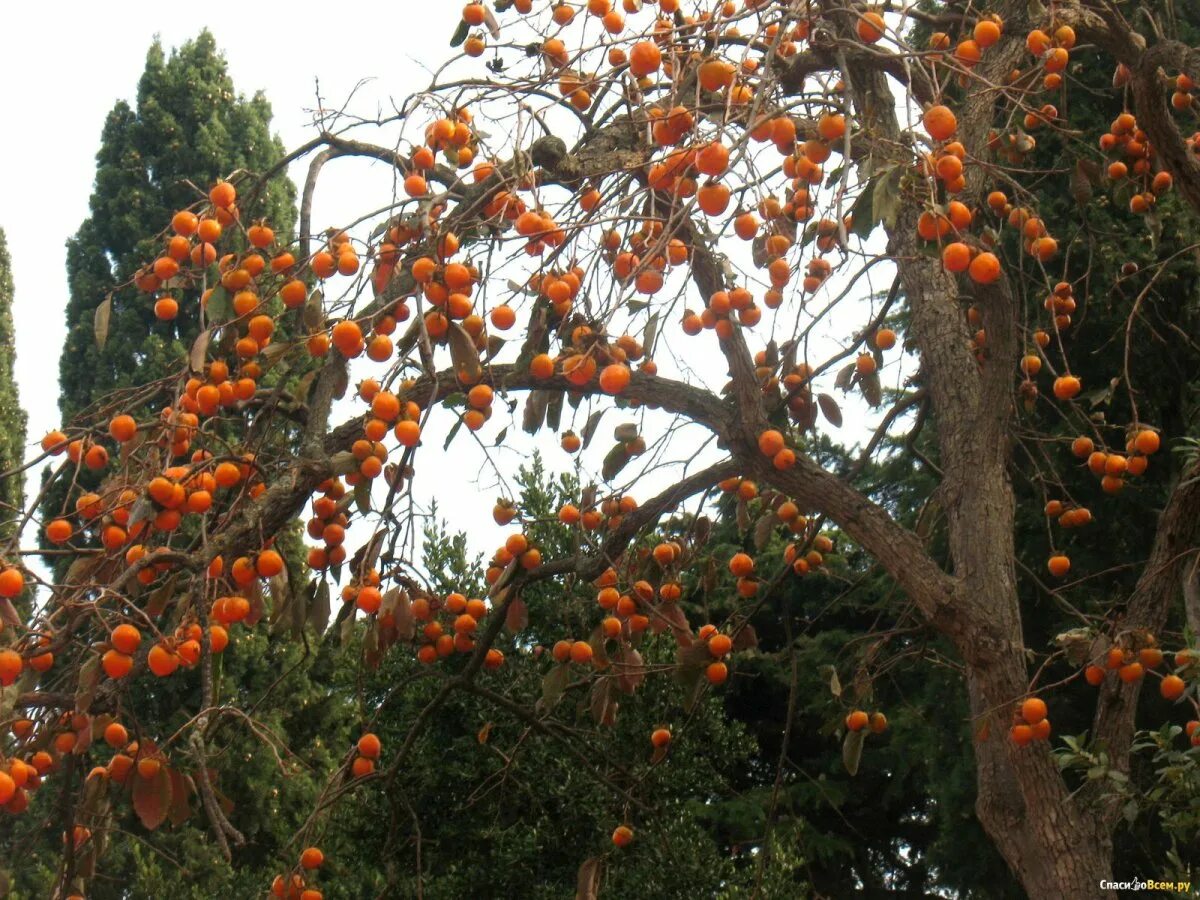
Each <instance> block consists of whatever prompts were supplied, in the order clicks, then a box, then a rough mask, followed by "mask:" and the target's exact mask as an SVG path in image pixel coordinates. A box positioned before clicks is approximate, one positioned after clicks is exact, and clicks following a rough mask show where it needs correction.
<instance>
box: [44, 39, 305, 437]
mask: <svg viewBox="0 0 1200 900" xmlns="http://www.w3.org/2000/svg"><path fill="white" fill-rule="evenodd" d="M270 121H271V107H270V104H269V103H268V102H267V100H266V98H265V97H264V96H263V94H262V93H261V92H260V93H256V94H255V95H254V96H253V97H251V98H246V97H244V96H242V95H239V94H237V93H236V92H235V90H234V86H233V81H232V79H231V78H230V77H229V73H228V71H227V66H226V64H225V60H224V59H223V57H222V56H221V55H220V53H219V52H218V50H217V46H216V42H215V40H214V39H213V36H212V35H211V34H210V33H209V32H207V31H202V32H201V33H200V35H199V36H198V37H197V38H196V39H195V40H193V41H189V42H187V43H185V44H184V45H183V46H182V47H180V48H179V49H177V50H175V51H173V52H172V53H171V54H170V56H169V57H168V56H167V55H166V54H165V53H164V51H163V48H162V45H161V44H160V43H158V42H157V41H155V43H154V44H153V46H151V48H150V51H149V53H147V55H146V69H145V72H144V73H143V74H142V78H141V80H140V82H139V83H138V94H137V104H136V107H130V106H129V105H128V104H127V103H125V102H124V101H120V102H118V103H117V104H116V106H114V107H113V109H112V112H110V113H109V115H108V119H107V121H106V122H105V125H104V132H103V134H102V136H101V141H100V150H99V152H98V153H97V154H96V162H97V169H96V183H95V189H94V191H93V193H92V197H91V203H90V209H91V214H90V215H89V216H88V218H87V219H85V220H84V222H83V224H81V225H80V227H79V230H78V231H77V232H76V233H75V236H74V237H72V238H71V239H70V240H69V241H68V242H67V275H68V281H69V286H70V299H69V300H68V303H67V329H68V333H67V339H66V343H65V345H64V347H63V354H62V360H61V363H60V376H59V379H60V384H61V389H62V392H61V396H60V399H59V406H60V408H61V410H62V413H63V421H64V422H66V421H69V420H70V419H71V418H72V417H73V416H74V415H75V414H76V413H78V412H79V411H80V410H83V409H85V408H86V407H87V406H88V405H90V404H91V403H92V401H93V400H95V399H96V398H98V397H102V396H105V395H106V394H108V393H109V392H110V391H111V390H113V389H114V388H122V387H128V386H129V385H132V384H138V385H144V384H148V383H149V382H152V381H154V380H155V379H157V378H160V377H162V376H163V375H166V374H167V372H168V371H169V369H170V367H171V366H173V365H174V364H175V363H177V361H178V360H179V359H180V358H181V357H182V354H184V353H186V351H187V348H188V347H190V345H191V341H192V340H193V339H194V338H195V336H196V332H197V324H198V318H197V310H198V308H199V304H198V297H196V296H194V292H192V294H193V295H186V294H185V295H180V294H179V292H174V293H175V296H176V299H177V300H178V301H179V307H180V311H179V316H178V318H176V319H174V320H173V321H169V322H160V321H158V320H157V319H156V318H155V316H154V309H153V307H154V302H153V297H147V295H146V294H144V293H142V292H141V291H139V290H138V289H137V288H136V287H135V286H133V285H130V284H128V283H129V281H130V279H131V278H132V277H133V276H134V275H135V274H136V273H137V272H138V270H139V269H140V268H141V267H142V266H144V265H146V264H147V262H149V261H150V260H152V259H154V257H155V256H157V255H158V254H159V253H160V252H161V249H162V248H161V242H160V241H158V240H157V239H155V238H147V237H146V235H156V234H158V233H159V232H160V230H161V229H162V227H163V223H164V222H167V221H170V219H171V215H172V213H173V212H174V211H175V210H178V209H182V208H184V207H187V206H190V205H192V204H194V203H195V202H196V201H197V200H199V199H202V194H201V191H206V190H207V189H208V186H209V185H211V184H213V183H214V182H215V181H216V180H217V179H219V178H223V177H225V176H228V175H229V174H231V173H232V172H235V171H238V170H243V169H244V170H248V171H251V172H257V173H261V172H264V171H266V170H268V169H269V168H270V167H271V166H272V165H273V164H275V163H276V162H277V161H278V160H279V159H280V157H281V156H282V154H283V149H282V145H281V143H280V141H279V140H278V139H277V138H275V137H273V136H272V135H271V132H270ZM294 201H295V188H294V186H293V185H292V184H291V182H290V181H288V180H287V179H286V178H277V179H274V180H272V181H271V183H270V184H269V186H268V187H267V189H266V190H265V191H264V192H263V193H262V196H261V197H260V199H259V203H258V205H257V207H256V208H255V209H242V210H241V211H240V212H241V214H242V218H243V221H245V222H247V223H249V222H250V221H251V220H252V219H256V218H259V217H265V218H267V219H268V220H269V221H270V222H271V224H272V225H273V226H274V227H276V228H278V229H279V230H281V231H284V232H286V231H289V230H290V229H291V227H292V225H293V223H294V221H295V210H294ZM110 294H111V295H112V312H111V317H110V321H109V325H108V329H107V338H106V340H105V342H104V347H103V349H101V348H100V347H98V346H97V340H96V333H95V317H96V316H95V313H96V308H97V307H98V306H99V305H100V304H101V303H102V302H103V301H104V299H105V298H106V297H107V296H108V295H110Z"/></svg>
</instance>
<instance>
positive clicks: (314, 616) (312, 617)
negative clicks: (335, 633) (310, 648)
mask: <svg viewBox="0 0 1200 900" xmlns="http://www.w3.org/2000/svg"><path fill="white" fill-rule="evenodd" d="M308 624H309V625H311V626H312V629H313V631H315V632H316V633H317V634H324V633H325V629H326V628H328V627H329V582H328V581H325V580H322V581H321V582H320V583H318V584H317V586H316V588H315V590H314V591H313V595H312V602H311V603H310V604H309V606H308Z"/></svg>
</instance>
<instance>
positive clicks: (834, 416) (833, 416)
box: [817, 394, 842, 428]
mask: <svg viewBox="0 0 1200 900" xmlns="http://www.w3.org/2000/svg"><path fill="white" fill-rule="evenodd" d="M817 403H818V404H819V405H820V407H821V413H822V414H823V415H824V416H825V418H826V419H827V420H828V421H829V424H831V425H832V426H833V427H834V428H841V427H842V408H841V407H840V406H838V405H837V401H836V400H834V399H833V398H832V397H830V396H829V395H828V394H817Z"/></svg>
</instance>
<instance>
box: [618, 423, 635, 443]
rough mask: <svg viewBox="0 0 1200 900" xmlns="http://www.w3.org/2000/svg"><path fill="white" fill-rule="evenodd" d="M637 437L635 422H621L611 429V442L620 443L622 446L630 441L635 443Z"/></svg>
mask: <svg viewBox="0 0 1200 900" xmlns="http://www.w3.org/2000/svg"><path fill="white" fill-rule="evenodd" d="M637 436H638V427H637V424H636V423H635V422H622V423H621V424H620V425H618V426H617V427H616V428H614V429H613V440H615V441H620V442H621V443H622V444H628V443H629V442H630V441H636V440H637Z"/></svg>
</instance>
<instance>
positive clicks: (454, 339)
mask: <svg viewBox="0 0 1200 900" xmlns="http://www.w3.org/2000/svg"><path fill="white" fill-rule="evenodd" d="M446 340H447V341H449V343H450V360H451V362H453V363H454V371H455V372H457V373H458V380H459V381H460V382H462V383H463V384H474V383H475V382H477V381H478V380H479V379H480V378H481V377H482V375H483V367H482V366H481V365H480V364H479V351H478V350H476V349H475V339H474V338H472V337H471V335H469V334H467V330H466V329H465V328H463V327H462V326H461V325H459V324H458V323H457V322H451V323H450V327H449V328H448V329H447V331H446Z"/></svg>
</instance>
